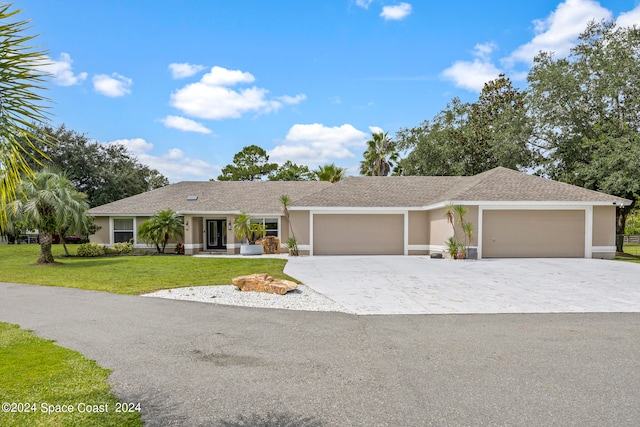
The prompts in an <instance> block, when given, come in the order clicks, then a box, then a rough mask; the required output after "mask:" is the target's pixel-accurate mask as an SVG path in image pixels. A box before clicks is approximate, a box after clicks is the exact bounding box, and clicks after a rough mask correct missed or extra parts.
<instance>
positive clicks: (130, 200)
mask: <svg viewBox="0 0 640 427" xmlns="http://www.w3.org/2000/svg"><path fill="white" fill-rule="evenodd" d="M330 185H331V184H330V183H328V182H317V181H312V182H301V181H250V182H248V181H204V182H195V181H184V182H179V183H176V184H171V185H167V186H166V187H162V188H158V189H156V190H152V191H148V192H146V193H142V194H138V195H135V196H132V197H127V198H126V199H122V200H118V201H115V202H112V203H108V204H106V205H102V206H97V207H95V208H92V209H90V210H89V213H90V214H91V215H110V214H116V215H123V214H124V215H145V214H152V213H154V212H157V211H160V210H164V209H172V210H174V211H176V212H179V213H182V212H248V213H252V214H267V213H271V214H273V213H280V212H282V206H281V205H280V196H282V195H284V194H286V195H288V196H289V198H291V200H296V199H299V198H301V197H304V196H306V195H307V194H309V193H312V192H315V191H318V190H321V189H323V188H325V187H328V186H330ZM189 196H197V199H196V200H187V198H188V197H189Z"/></svg>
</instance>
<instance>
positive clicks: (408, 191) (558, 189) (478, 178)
mask: <svg viewBox="0 0 640 427" xmlns="http://www.w3.org/2000/svg"><path fill="white" fill-rule="evenodd" d="M448 201H460V202H464V201H539V202H603V203H613V202H616V203H621V202H622V203H625V204H628V203H629V202H630V201H629V200H626V199H622V198H620V197H615V196H610V195H608V194H604V193H600V192H597V191H592V190H587V189H584V188H581V187H576V186H574V185H569V184H564V183H561V182H557V181H552V180H549V179H545V178H540V177H537V176H533V175H527V174H525V173H522V172H518V171H514V170H512V169H507V168H503V167H498V168H495V169H491V170H489V171H487V172H483V173H481V174H478V175H474V176H464V177H463V176H403V177H396V176H389V177H351V178H347V179H346V180H344V181H341V182H339V183H337V184H334V185H333V186H332V187H328V188H325V189H324V190H321V191H318V192H315V193H311V194H309V195H308V196H306V197H304V198H302V199H300V200H297V201H296V203H295V205H296V206H303V207H422V206H429V205H434V204H437V203H442V202H448Z"/></svg>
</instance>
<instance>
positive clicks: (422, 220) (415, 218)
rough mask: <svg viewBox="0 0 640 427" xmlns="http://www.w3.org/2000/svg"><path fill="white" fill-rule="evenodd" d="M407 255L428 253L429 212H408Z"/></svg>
mask: <svg viewBox="0 0 640 427" xmlns="http://www.w3.org/2000/svg"><path fill="white" fill-rule="evenodd" d="M408 219H409V236H408V241H409V242H408V244H409V248H408V253H409V255H425V254H428V253H429V246H428V245H429V212H428V211H409V214H408Z"/></svg>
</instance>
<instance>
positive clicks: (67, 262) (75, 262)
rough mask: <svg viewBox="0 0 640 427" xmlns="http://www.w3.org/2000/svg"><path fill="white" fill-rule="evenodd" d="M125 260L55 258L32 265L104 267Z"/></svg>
mask: <svg viewBox="0 0 640 427" xmlns="http://www.w3.org/2000/svg"><path fill="white" fill-rule="evenodd" d="M123 262H126V261H125V260H124V259H118V258H67V257H65V258H61V259H56V261H55V262H54V263H53V264H34V265H41V266H42V265H44V266H46V265H51V266H55V267H61V268H62V267H64V268H69V269H78V268H93V267H104V266H111V265H116V264H122V263H123Z"/></svg>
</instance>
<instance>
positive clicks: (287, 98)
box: [277, 93, 307, 105]
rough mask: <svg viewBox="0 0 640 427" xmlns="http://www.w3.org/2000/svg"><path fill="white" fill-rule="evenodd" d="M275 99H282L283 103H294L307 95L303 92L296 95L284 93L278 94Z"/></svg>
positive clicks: (297, 102)
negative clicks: (282, 94)
mask: <svg viewBox="0 0 640 427" xmlns="http://www.w3.org/2000/svg"><path fill="white" fill-rule="evenodd" d="M277 99H278V100H279V101H282V102H283V103H284V104H288V105H295V104H299V103H300V102H302V101H304V100H305V99H307V95H305V94H304V93H300V94H298V95H296V96H289V95H284V96H279V97H278V98H277Z"/></svg>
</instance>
